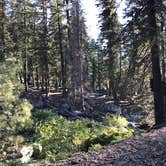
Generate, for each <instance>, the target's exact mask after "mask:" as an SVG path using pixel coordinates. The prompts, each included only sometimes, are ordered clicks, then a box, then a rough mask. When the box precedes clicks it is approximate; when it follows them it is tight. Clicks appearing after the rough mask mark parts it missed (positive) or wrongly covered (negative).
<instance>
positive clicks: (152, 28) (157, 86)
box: [147, 0, 165, 124]
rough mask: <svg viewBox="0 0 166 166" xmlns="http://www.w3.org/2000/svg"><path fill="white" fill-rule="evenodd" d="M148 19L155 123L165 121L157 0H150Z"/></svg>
mask: <svg viewBox="0 0 166 166" xmlns="http://www.w3.org/2000/svg"><path fill="white" fill-rule="evenodd" d="M147 4H148V9H149V13H148V19H149V35H150V42H151V61H152V75H153V82H152V84H153V95H154V107H155V123H156V124H161V123H163V122H164V109H165V108H163V95H162V89H161V72H160V59H159V46H158V40H157V23H156V9H155V0H148V2H147Z"/></svg>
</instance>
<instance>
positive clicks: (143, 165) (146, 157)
mask: <svg viewBox="0 0 166 166" xmlns="http://www.w3.org/2000/svg"><path fill="white" fill-rule="evenodd" d="M72 165H77V166H166V127H163V128H160V129H157V130H151V131H150V132H147V133H144V134H141V135H139V136H135V137H132V138H130V139H128V140H125V141H122V142H120V143H117V144H115V145H109V146H105V147H103V148H102V149H100V150H98V151H92V152H88V153H85V154H82V155H78V156H74V157H71V158H68V159H65V160H61V161H58V162H57V163H55V164H43V165H42V164H41V166H72Z"/></svg>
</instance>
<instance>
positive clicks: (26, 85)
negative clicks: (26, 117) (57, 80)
mask: <svg viewBox="0 0 166 166" xmlns="http://www.w3.org/2000/svg"><path fill="white" fill-rule="evenodd" d="M25 5H26V4H25V3H24V37H25V38H24V46H25V47H24V86H25V91H26V92H27V91H28V53H27V43H28V42H27V21H26V7H25Z"/></svg>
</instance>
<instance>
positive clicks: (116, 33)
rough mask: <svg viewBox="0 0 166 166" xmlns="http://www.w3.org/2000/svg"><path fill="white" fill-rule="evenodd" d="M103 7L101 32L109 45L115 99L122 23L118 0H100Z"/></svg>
mask: <svg viewBox="0 0 166 166" xmlns="http://www.w3.org/2000/svg"><path fill="white" fill-rule="evenodd" d="M99 6H101V8H102V12H101V14H100V17H101V19H102V25H101V32H102V37H103V41H105V42H106V45H107V54H108V57H109V60H108V61H109V64H108V71H109V73H108V77H109V95H111V94H112V95H113V98H114V100H115V101H117V100H118V96H117V77H116V76H117V58H118V56H119V55H118V52H119V47H120V44H119V43H120V25H119V22H118V18H117V12H116V1H115V0H112V1H109V0H105V1H100V2H99Z"/></svg>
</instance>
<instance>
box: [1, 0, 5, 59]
mask: <svg viewBox="0 0 166 166" xmlns="http://www.w3.org/2000/svg"><path fill="white" fill-rule="evenodd" d="M0 5H1V6H0V18H1V27H0V36H1V40H0V62H3V61H4V60H5V0H1V3H0Z"/></svg>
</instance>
